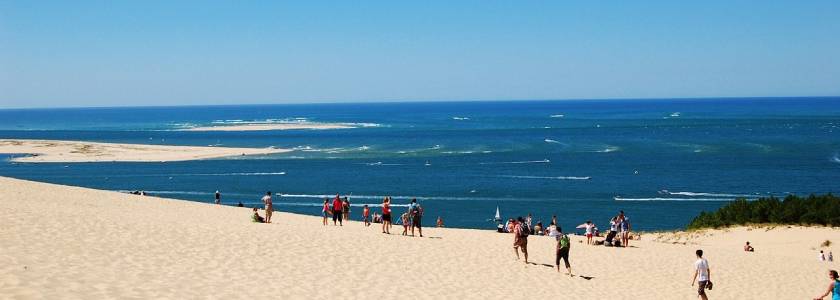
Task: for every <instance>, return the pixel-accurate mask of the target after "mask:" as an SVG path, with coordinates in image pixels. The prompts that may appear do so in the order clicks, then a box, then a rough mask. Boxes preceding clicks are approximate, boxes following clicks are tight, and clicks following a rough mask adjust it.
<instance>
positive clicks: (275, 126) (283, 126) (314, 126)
mask: <svg viewBox="0 0 840 300" xmlns="http://www.w3.org/2000/svg"><path fill="white" fill-rule="evenodd" d="M350 128H356V127H355V126H351V125H347V124H328V123H272V124H242V125H217V126H200V127H192V128H182V129H178V130H179V131H266V130H306V129H308V130H329V129H350Z"/></svg>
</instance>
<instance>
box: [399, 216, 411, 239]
mask: <svg viewBox="0 0 840 300" xmlns="http://www.w3.org/2000/svg"><path fill="white" fill-rule="evenodd" d="M400 222H402V226H403V232H402V235H407V234H408V224H409V222H411V221H409V220H408V212H404V213H403V214H402V215H401V216H400Z"/></svg>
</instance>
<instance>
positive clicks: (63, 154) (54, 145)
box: [0, 139, 291, 163]
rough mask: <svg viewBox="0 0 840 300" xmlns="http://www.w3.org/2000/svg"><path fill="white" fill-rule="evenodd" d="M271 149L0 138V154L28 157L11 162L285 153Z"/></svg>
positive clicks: (150, 159) (161, 159) (157, 159)
mask: <svg viewBox="0 0 840 300" xmlns="http://www.w3.org/2000/svg"><path fill="white" fill-rule="evenodd" d="M289 151H291V150H287V149H274V148H262V149H258V148H229V147H198V146H167V145H141V144H116V143H94V142H80V141H58V140H9V139H0V153H7V154H29V156H23V157H15V158H13V159H12V161H15V162H68V163H74V162H108V161H120V162H166V161H184V160H195V159H209V158H221V157H229V156H240V155H260V154H272V153H282V152H289Z"/></svg>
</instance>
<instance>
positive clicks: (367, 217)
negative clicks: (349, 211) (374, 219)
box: [362, 204, 370, 227]
mask: <svg viewBox="0 0 840 300" xmlns="http://www.w3.org/2000/svg"><path fill="white" fill-rule="evenodd" d="M362 217H363V218H364V220H365V227H368V226H370V207H368V206H367V204H365V208H364V209H362Z"/></svg>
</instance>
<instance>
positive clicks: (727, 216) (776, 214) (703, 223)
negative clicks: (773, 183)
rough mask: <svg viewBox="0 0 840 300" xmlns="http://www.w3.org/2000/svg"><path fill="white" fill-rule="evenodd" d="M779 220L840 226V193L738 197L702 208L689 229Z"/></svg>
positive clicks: (689, 225)
mask: <svg viewBox="0 0 840 300" xmlns="http://www.w3.org/2000/svg"><path fill="white" fill-rule="evenodd" d="M757 223H775V224H798V225H828V226H840V197H837V196H834V195H832V194H830V193H829V194H825V195H813V194H812V195H810V196H808V197H799V196H796V195H789V196H787V197H785V198H784V199H779V198H776V197H769V198H764V197H762V198H759V199H758V200H755V201H748V200H747V199H745V198H738V199H736V200H735V201H732V202H730V203H728V204H726V205H724V206H723V207H721V208H719V209H718V210H717V211H714V212H702V213H700V215H699V216H697V217H695V218H694V219H693V220H692V221H691V223H689V224H688V226H687V228H688V229H701V228H719V227H725V226H732V225H744V224H757Z"/></svg>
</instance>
